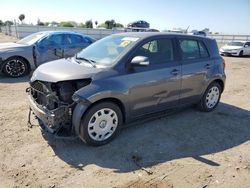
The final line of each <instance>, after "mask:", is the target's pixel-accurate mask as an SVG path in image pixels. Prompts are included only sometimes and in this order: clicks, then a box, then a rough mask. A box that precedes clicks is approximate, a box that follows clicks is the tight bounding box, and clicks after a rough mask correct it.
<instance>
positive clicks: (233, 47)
mask: <svg viewBox="0 0 250 188" xmlns="http://www.w3.org/2000/svg"><path fill="white" fill-rule="evenodd" d="M241 48H243V47H242V46H222V47H221V49H222V50H238V49H241Z"/></svg>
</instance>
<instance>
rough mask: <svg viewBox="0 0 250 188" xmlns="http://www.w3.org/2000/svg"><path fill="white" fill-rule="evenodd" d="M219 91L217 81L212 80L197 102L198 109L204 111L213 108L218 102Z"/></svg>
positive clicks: (219, 87)
mask: <svg viewBox="0 0 250 188" xmlns="http://www.w3.org/2000/svg"><path fill="white" fill-rule="evenodd" d="M221 91H222V89H221V86H220V84H219V83H217V82H213V83H212V84H210V85H209V86H208V88H207V90H206V91H205V93H204V95H203V96H202V99H201V100H200V103H199V104H198V107H199V109H200V110H201V111H204V112H210V111H212V110H214V109H215V108H216V106H217V105H218V103H219V102H220V97H221Z"/></svg>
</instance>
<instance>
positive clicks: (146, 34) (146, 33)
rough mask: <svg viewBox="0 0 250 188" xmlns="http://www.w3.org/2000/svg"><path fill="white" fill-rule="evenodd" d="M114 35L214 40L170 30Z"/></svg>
mask: <svg viewBox="0 0 250 188" xmlns="http://www.w3.org/2000/svg"><path fill="white" fill-rule="evenodd" d="M114 35H120V36H124V37H138V38H140V39H143V38H148V37H155V36H176V37H185V38H199V39H206V40H207V39H208V40H209V39H210V40H215V39H212V38H208V37H204V36H200V35H187V34H180V33H170V32H125V33H117V34H114Z"/></svg>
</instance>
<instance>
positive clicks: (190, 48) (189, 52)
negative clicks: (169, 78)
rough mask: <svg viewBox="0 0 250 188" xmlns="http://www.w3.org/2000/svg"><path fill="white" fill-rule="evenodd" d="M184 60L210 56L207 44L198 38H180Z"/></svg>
mask: <svg viewBox="0 0 250 188" xmlns="http://www.w3.org/2000/svg"><path fill="white" fill-rule="evenodd" d="M179 44H180V48H181V54H182V59H183V60H192V59H200V58H206V57H209V54H208V51H207V49H206V46H205V45H204V43H203V42H200V41H199V42H198V41H196V40H190V39H181V40H179Z"/></svg>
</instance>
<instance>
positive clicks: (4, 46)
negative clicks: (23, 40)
mask: <svg viewBox="0 0 250 188" xmlns="http://www.w3.org/2000/svg"><path fill="white" fill-rule="evenodd" d="M23 47H27V45H24V44H17V43H14V42H8V43H0V52H3V51H10V50H12V49H16V48H23Z"/></svg>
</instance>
